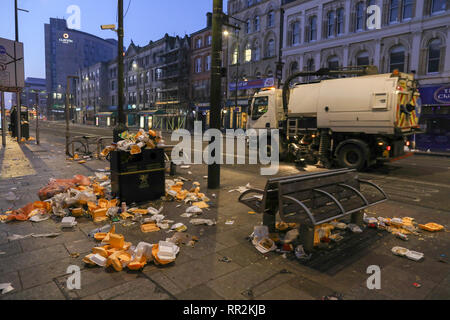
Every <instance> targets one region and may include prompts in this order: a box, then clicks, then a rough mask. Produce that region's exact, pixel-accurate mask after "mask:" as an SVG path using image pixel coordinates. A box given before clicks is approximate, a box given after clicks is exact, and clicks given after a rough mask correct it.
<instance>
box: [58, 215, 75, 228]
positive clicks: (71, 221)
mask: <svg viewBox="0 0 450 320" xmlns="http://www.w3.org/2000/svg"><path fill="white" fill-rule="evenodd" d="M76 225H77V222H76V221H75V217H65V218H63V219H62V221H61V228H72V227H74V226H76Z"/></svg>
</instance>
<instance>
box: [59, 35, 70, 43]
mask: <svg viewBox="0 0 450 320" xmlns="http://www.w3.org/2000/svg"><path fill="white" fill-rule="evenodd" d="M59 42H62V43H64V44H69V43H73V40H72V39H70V38H69V34H68V33H64V34H63V35H62V38H59Z"/></svg>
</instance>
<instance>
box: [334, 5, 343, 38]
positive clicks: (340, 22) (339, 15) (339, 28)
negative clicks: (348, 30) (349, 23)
mask: <svg viewBox="0 0 450 320" xmlns="http://www.w3.org/2000/svg"><path fill="white" fill-rule="evenodd" d="M336 14H337V21H336V23H337V25H336V32H337V34H343V33H344V8H339V9H337V11H336Z"/></svg>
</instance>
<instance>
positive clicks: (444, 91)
mask: <svg viewBox="0 0 450 320" xmlns="http://www.w3.org/2000/svg"><path fill="white" fill-rule="evenodd" d="M434 100H436V101H439V102H441V103H444V104H449V103H450V86H447V87H441V88H439V89H438V90H436V91H435V93H434Z"/></svg>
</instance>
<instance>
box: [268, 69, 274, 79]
mask: <svg viewBox="0 0 450 320" xmlns="http://www.w3.org/2000/svg"><path fill="white" fill-rule="evenodd" d="M267 77H268V78H271V77H273V72H272V70H270V69H269V71H267Z"/></svg>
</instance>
